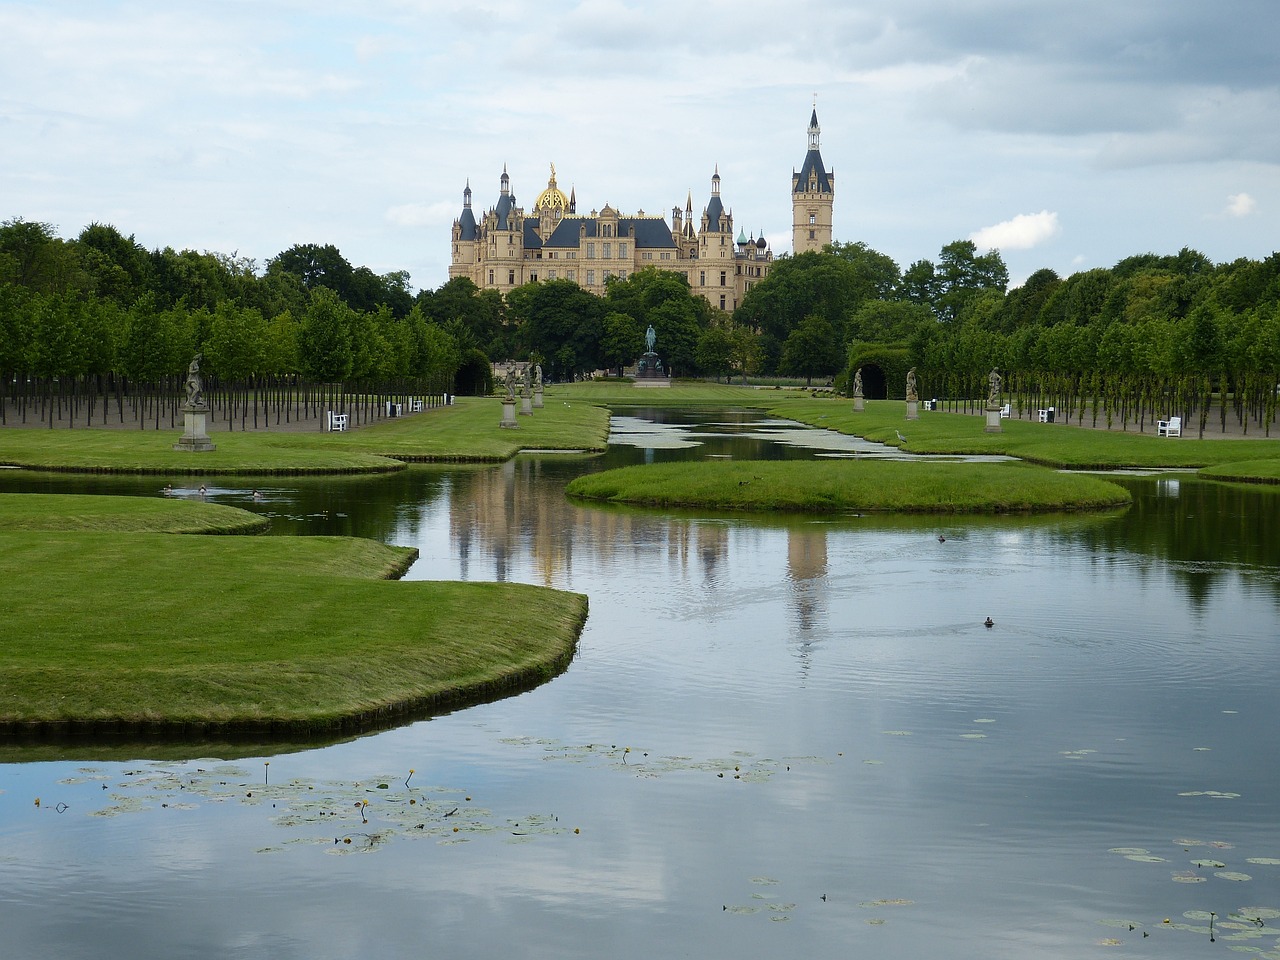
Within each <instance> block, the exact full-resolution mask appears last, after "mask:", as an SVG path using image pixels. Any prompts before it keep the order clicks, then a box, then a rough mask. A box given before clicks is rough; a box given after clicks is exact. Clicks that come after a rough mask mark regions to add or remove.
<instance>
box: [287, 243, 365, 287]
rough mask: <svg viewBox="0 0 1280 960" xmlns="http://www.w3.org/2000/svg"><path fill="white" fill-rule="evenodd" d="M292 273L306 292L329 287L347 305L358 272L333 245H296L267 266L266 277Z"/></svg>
mask: <svg viewBox="0 0 1280 960" xmlns="http://www.w3.org/2000/svg"><path fill="white" fill-rule="evenodd" d="M273 273H291V274H293V275H294V276H296V277H297V278H298V279H299V280H301V281H302V286H303V287H304V288H306V289H307V290H315V289H316V288H317V287H328V288H329V289H330V290H332V291H333V292H334V293H336V294H337V295H338V296H339V297H341V298H342V299H343V300H344V301H345V300H346V299H347V296H348V294H349V293H350V292H351V283H352V278H353V276H354V273H355V271H354V270H352V268H351V264H350V263H349V262H348V261H347V258H346V257H344V256H343V255H342V253H341V252H340V251H339V250H338V248H337V247H335V246H334V245H333V244H331V243H327V244H325V245H324V246H320V245H318V244H314V243H298V244H294V245H293V246H292V247H290V248H289V249H288V250H284V251H282V252H281V253H280V254H278V255H277V256H276V257H275V258H274V259H273V260H271V262H270V263H268V264H267V274H268V275H270V274H273Z"/></svg>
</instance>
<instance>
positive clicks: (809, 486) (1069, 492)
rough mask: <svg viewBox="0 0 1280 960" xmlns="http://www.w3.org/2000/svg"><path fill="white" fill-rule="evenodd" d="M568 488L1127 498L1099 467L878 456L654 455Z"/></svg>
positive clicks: (730, 501)
mask: <svg viewBox="0 0 1280 960" xmlns="http://www.w3.org/2000/svg"><path fill="white" fill-rule="evenodd" d="M567 493H568V494H569V495H570V496H573V497H579V498H582V499H587V500H603V501H608V502H611V503H631V504H639V505H644V506H661V507H706V508H713V509H720V510H748V511H754V510H771V511H797V512H801V511H803V512H822V513H831V512H851V511H856V512H873V511H900V512H919V513H970V512H993V513H994V512H1010V511H1057V510H1088V509H1101V508H1105V507H1113V506H1120V505H1123V504H1126V503H1129V502H1130V499H1131V498H1130V495H1129V493H1128V491H1126V490H1124V489H1123V488H1122V487H1119V486H1117V485H1116V484H1113V483H1108V482H1107V481H1105V480H1101V479H1099V478H1097V477H1092V476H1076V475H1069V474H1062V473H1056V472H1054V471H1050V470H1045V469H1043V468H1039V467H1031V466H1027V465H1023V464H1015V463H936V462H923V463H905V462H899V461H884V460H839V461H807V460H791V461H782V462H777V461H742V462H740V461H696V462H688V463H663V464H652V465H647V466H640V467H624V468H622V469H619V470H606V471H604V472H602V473H597V474H592V475H589V476H584V477H578V478H577V479H575V480H573V481H572V482H571V483H570V484H569V486H568V488H567Z"/></svg>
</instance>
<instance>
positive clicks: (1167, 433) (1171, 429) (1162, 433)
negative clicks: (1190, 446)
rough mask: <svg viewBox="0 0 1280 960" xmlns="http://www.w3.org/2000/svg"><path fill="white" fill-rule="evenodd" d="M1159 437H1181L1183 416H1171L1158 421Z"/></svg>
mask: <svg viewBox="0 0 1280 960" xmlns="http://www.w3.org/2000/svg"><path fill="white" fill-rule="evenodd" d="M1156 436H1157V437H1180V436H1182V418H1181V417H1170V418H1169V419H1168V420H1157V421H1156Z"/></svg>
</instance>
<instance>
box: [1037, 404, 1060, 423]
mask: <svg viewBox="0 0 1280 960" xmlns="http://www.w3.org/2000/svg"><path fill="white" fill-rule="evenodd" d="M1037 413H1038V414H1039V415H1040V422H1041V423H1053V418H1054V415H1055V414H1056V413H1057V410H1055V409H1054V408H1053V407H1045V408H1044V409H1043V410H1039V411H1037Z"/></svg>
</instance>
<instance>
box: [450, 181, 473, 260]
mask: <svg viewBox="0 0 1280 960" xmlns="http://www.w3.org/2000/svg"><path fill="white" fill-rule="evenodd" d="M479 236H480V234H479V231H478V229H477V227H476V217H475V214H474V213H472V212H471V181H470V180H468V181H467V188H466V189H465V190H463V191H462V216H460V217H458V219H457V220H455V221H453V260H452V261H451V262H450V264H449V277H450V278H453V277H470V276H471V274H472V272H473V270H474V268H475V263H476V247H477V246H478V245H479Z"/></svg>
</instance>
